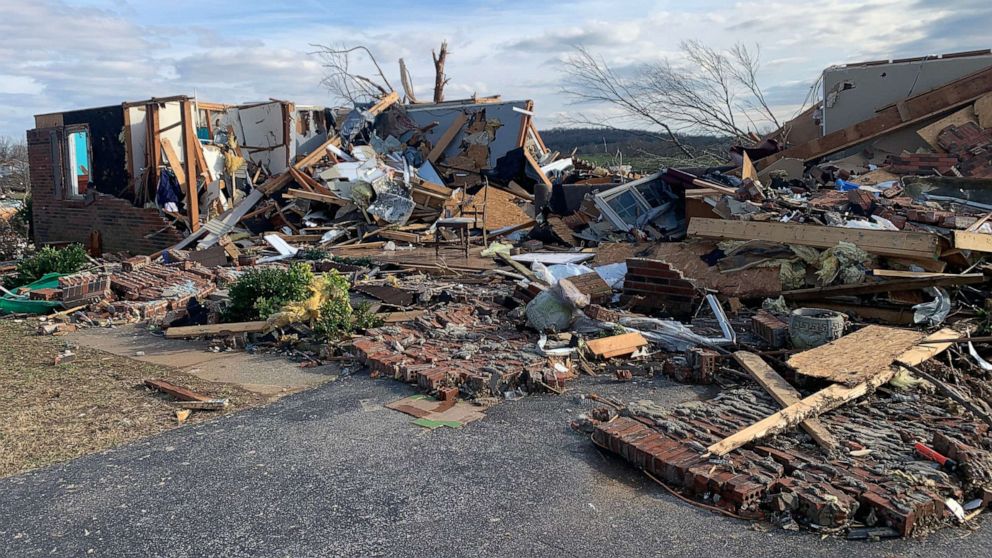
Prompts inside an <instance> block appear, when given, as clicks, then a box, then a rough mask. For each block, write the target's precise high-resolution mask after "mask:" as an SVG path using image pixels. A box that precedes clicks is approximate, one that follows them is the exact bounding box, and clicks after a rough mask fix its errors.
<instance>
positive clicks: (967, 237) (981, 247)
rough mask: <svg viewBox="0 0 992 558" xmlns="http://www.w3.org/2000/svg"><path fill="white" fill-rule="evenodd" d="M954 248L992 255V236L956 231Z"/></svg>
mask: <svg viewBox="0 0 992 558" xmlns="http://www.w3.org/2000/svg"><path fill="white" fill-rule="evenodd" d="M954 247H955V248H957V249H959V250H974V251H975V252H989V253H992V234H985V233H976V232H968V231H954Z"/></svg>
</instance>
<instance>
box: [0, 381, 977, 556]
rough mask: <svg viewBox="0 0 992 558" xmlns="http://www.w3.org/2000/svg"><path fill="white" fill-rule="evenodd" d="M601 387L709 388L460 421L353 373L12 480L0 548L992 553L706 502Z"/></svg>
mask: <svg viewBox="0 0 992 558" xmlns="http://www.w3.org/2000/svg"><path fill="white" fill-rule="evenodd" d="M589 390H595V391H597V392H599V393H602V394H608V395H616V396H619V397H621V398H650V399H654V400H656V401H658V402H660V403H663V404H674V403H677V402H679V401H682V400H686V399H689V398H693V397H699V396H700V395H701V394H703V392H702V391H699V390H696V389H695V388H690V387H687V386H679V385H673V384H670V383H667V382H665V381H663V380H651V381H638V382H635V383H633V384H618V383H615V382H612V381H610V380H606V379H590V378H584V379H583V380H582V381H581V382H579V383H578V384H573V386H572V389H571V390H570V392H572V393H570V394H566V395H565V396H562V397H557V396H541V397H528V398H525V399H522V400H519V401H512V402H506V403H503V404H500V405H498V406H497V407H495V408H493V409H490V410H489V411H487V417H486V418H485V419H483V420H481V421H477V422H475V423H472V424H470V425H468V426H466V427H465V428H463V429H461V430H450V429H444V428H441V429H438V430H435V431H426V430H423V429H421V428H419V427H417V426H413V425H411V424H410V420H411V417H408V416H406V415H403V414H401V413H398V412H395V411H391V410H388V409H385V408H383V405H384V404H385V403H388V402H390V401H393V400H396V399H399V398H400V397H403V396H406V395H409V394H411V393H413V390H412V388H410V387H408V386H405V385H403V384H400V383H398V382H395V381H392V380H372V379H370V378H369V377H368V376H366V375H357V376H352V377H346V378H342V379H341V380H339V381H337V382H333V383H330V384H325V385H323V386H320V387H318V388H316V389H313V390H310V391H307V392H303V393H299V394H296V395H292V396H289V397H286V398H283V399H281V400H279V401H278V402H276V403H274V404H272V405H269V406H267V407H262V408H258V409H253V410H248V411H245V412H242V413H238V414H234V415H231V416H228V417H224V418H221V419H218V420H215V421H211V422H208V423H205V424H201V425H196V426H191V427H183V428H180V429H177V430H173V431H170V432H167V433H165V434H162V435H159V436H155V437H153V438H148V439H146V440H143V441H141V442H138V443H134V444H131V445H127V446H124V447H120V448H118V449H115V450H112V451H108V452H104V453H100V454H94V455H90V456H87V457H83V458H80V459H77V460H74V461H71V462H68V463H65V464H63V465H59V466H53V467H50V468H47V469H41V470H38V471H35V472H31V473H26V474H22V475H19V476H15V477H10V478H6V479H2V480H0V556H4V557H22V556H24V557H27V556H60V557H62V556H66V557H67V556H113V557H126V556H141V557H152V556H162V557H192V556H213V557H240V556H264V557H283V556H286V557H293V558H297V557H310V556H314V557H316V556H512V557H515V558H520V557H524V556H560V557H562V558H564V557H572V556H576V557H578V556H589V557H597V558H602V557H604V556H625V557H628V556H629V557H634V556H696V557H707V556H733V557H749V556H755V557H763V558H769V557H779V556H781V557H794V556H838V555H845V556H846V557H848V558H857V557H861V556H865V557H867V556H926V557H927V558H935V557H939V556H948V557H955V558H967V557H975V558H978V557H982V558H984V557H986V556H988V555H989V552H990V551H989V549H992V526H990V525H985V523H987V522H985V521H979V523H980V524H982V528H981V529H979V530H978V531H969V530H965V529H949V530H945V531H943V532H941V533H939V534H938V535H935V536H932V537H930V538H929V539H928V540H926V541H922V542H921V541H886V542H879V543H864V542H857V543H852V542H847V541H844V540H840V539H835V538H826V539H821V538H820V537H818V536H816V535H815V534H811V533H808V532H806V533H790V532H785V531H781V530H778V529H775V528H773V527H768V526H763V525H758V524H754V523H751V522H744V521H738V520H734V519H730V518H725V517H721V516H718V515H714V514H712V513H710V512H707V511H703V510H700V509H698V508H695V507H693V506H690V505H688V504H685V503H683V502H681V501H680V500H678V499H676V498H674V497H672V496H670V495H669V494H667V493H666V492H664V490H662V489H661V488H660V487H658V486H656V485H654V484H653V483H651V481H649V480H646V478H645V477H644V476H642V475H641V474H640V473H639V472H637V471H636V470H634V469H632V468H630V467H629V466H627V465H626V464H625V463H624V462H623V461H621V460H620V459H618V458H615V457H613V456H611V455H607V454H604V453H602V452H600V451H599V450H598V449H596V448H595V447H594V446H593V445H592V443H591V442H589V440H588V439H587V438H585V437H584V436H582V435H581V434H578V433H575V432H573V431H572V430H571V429H569V428H568V421H569V420H570V419H571V418H574V417H575V416H576V415H577V414H578V413H579V412H581V411H582V410H585V409H589V408H591V407H592V406H593V405H592V403H591V402H589V401H587V400H585V401H584V400H581V399H579V398H578V397H577V396H576V395H575V394H577V393H581V392H583V391H589Z"/></svg>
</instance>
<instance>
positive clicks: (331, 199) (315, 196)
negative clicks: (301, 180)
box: [283, 188, 350, 205]
mask: <svg viewBox="0 0 992 558" xmlns="http://www.w3.org/2000/svg"><path fill="white" fill-rule="evenodd" d="M283 197H286V198H300V199H303V200H310V201H316V202H321V203H328V204H332V205H348V203H350V202H349V201H348V200H346V199H344V198H339V197H337V196H328V195H327V194H321V193H319V192H307V191H306V190H297V189H296V188H290V189H289V191H287V192H286V193H285V194H284V195H283Z"/></svg>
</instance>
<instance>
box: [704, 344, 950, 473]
mask: <svg viewBox="0 0 992 558" xmlns="http://www.w3.org/2000/svg"><path fill="white" fill-rule="evenodd" d="M954 335H956V333H955V332H954V330H953V329H950V328H945V329H942V330H940V331H937V332H936V333H933V334H931V335H929V336H928V337H927V339H931V338H932V339H946V338H949V337H953V336H954ZM948 347H950V344H949V343H948V344H942V345H918V346H916V347H913V348H912V349H910V350H908V351H906V352H904V353H903V354H901V355H899V357H898V358H897V359H896V360H897V361H899V362H905V363H906V364H909V365H911V366H916V365H917V364H919V363H921V362H924V361H926V360H928V359H930V358H932V357H933V356H935V355H937V354H939V353H941V352H942V351H945V350H947V348H948ZM897 370H898V368H897V367H896V366H890V367H889V368H888V369H886V370H884V371H882V372H881V373H879V374H876V375H875V376H873V377H871V378H870V379H868V380H867V381H865V382H862V383H860V384H858V385H856V386H854V387H846V386H843V385H840V384H834V385H832V386H830V387H828V388H825V389H822V390H820V391H818V392H816V393H814V394H813V395H810V396H809V397H806V398H803V399H802V400H800V401H799V402H798V403H793V404H791V405H789V406H788V407H786V408H784V409H782V410H781V411H779V412H777V413H775V414H773V415H770V416H768V417H765V418H763V419H761V420H759V421H758V422H756V423H754V424H752V425H750V426H748V427H747V428H744V429H742V430H739V431H737V432H735V433H734V434H732V435H730V436H728V437H726V438H724V439H723V440H720V441H719V442H716V443H715V444H712V445H711V446H710V447H708V448H706V450H707V452H708V453H709V454H712V455H726V454H727V453H730V452H731V451H734V450H735V449H737V448H739V447H741V446H743V445H745V444H748V443H750V442H753V441H755V440H760V439H761V438H765V437H767V436H774V435H775V434H778V433H780V432H784V431H785V430H788V429H789V428H792V427H793V426H794V425H796V424H799V423H800V422H802V421H804V420H807V419H810V418H815V417H817V416H819V415H821V414H823V413H826V412H828V411H831V410H833V409H836V408H837V407H840V406H841V405H843V404H845V403H847V402H849V401H853V400H855V399H858V398H859V397H862V396H864V395H865V394H867V393H869V392H870V391H873V390H875V389H876V388H878V387H879V386H881V385H884V384H886V383H888V381H889V380H891V379H892V377H893V376H895V374H896V372H897Z"/></svg>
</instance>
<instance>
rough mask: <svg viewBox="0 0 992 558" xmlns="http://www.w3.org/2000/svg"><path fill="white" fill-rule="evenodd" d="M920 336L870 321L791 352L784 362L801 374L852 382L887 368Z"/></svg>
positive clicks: (908, 330)
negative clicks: (866, 324)
mask: <svg viewBox="0 0 992 558" xmlns="http://www.w3.org/2000/svg"><path fill="white" fill-rule="evenodd" d="M922 339H923V334H922V333H920V332H919V331H915V330H910V329H899V328H894V327H885V326H880V325H870V326H867V327H865V328H862V329H860V330H858V331H856V332H854V333H852V334H850V335H845V336H844V337H841V338H840V339H838V340H836V341H833V342H831V343H827V344H826V345H823V346H820V347H816V348H815V349H810V350H808V351H803V352H801V353H798V354H795V355H793V356H792V357H791V358H790V359H789V360H788V365H789V366H791V367H793V368H795V369H796V372H797V373H799V374H802V375H803V376H809V377H813V378H822V379H824V380H829V381H832V382H837V383H841V384H845V385H849V386H852V385H856V384H859V383H861V382H864V381H865V380H867V379H868V378H871V377H873V376H875V375H877V374H878V373H879V372H881V371H883V370H885V369H887V368H888V367H889V365H891V364H892V362H893V361H894V360H895V359H896V357H898V356H899V355H901V354H903V353H904V352H906V351H907V350H908V349H910V348H911V347H913V346H914V345H916V344H917V343H918V342H919V341H920V340H922Z"/></svg>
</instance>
